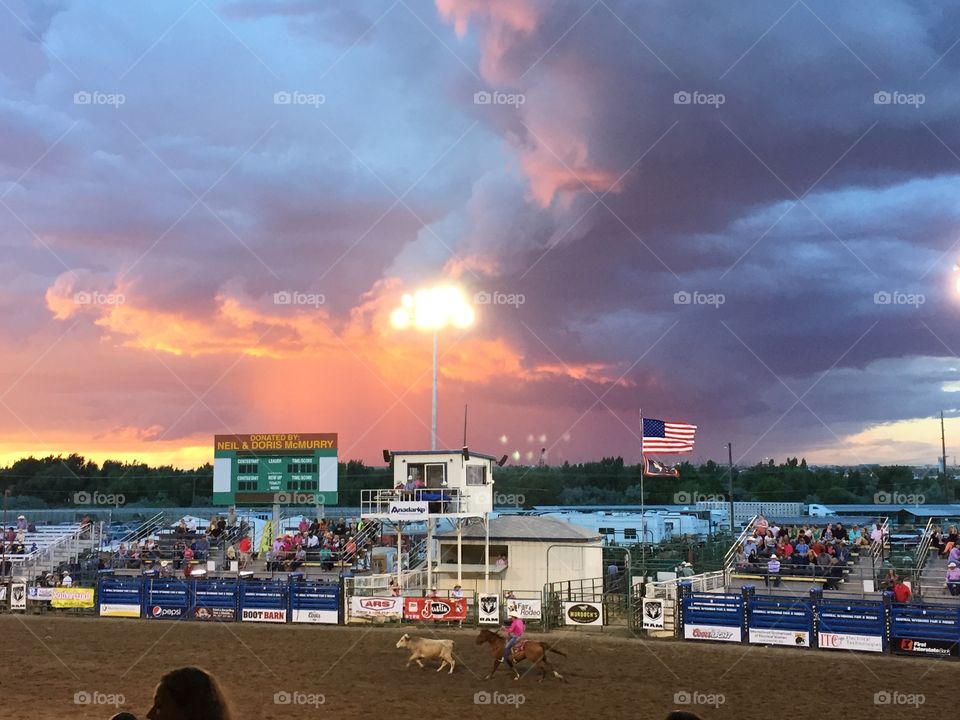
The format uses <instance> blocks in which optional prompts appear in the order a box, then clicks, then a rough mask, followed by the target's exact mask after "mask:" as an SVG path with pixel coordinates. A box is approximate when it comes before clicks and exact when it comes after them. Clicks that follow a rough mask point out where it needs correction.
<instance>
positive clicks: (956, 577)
mask: <svg viewBox="0 0 960 720" xmlns="http://www.w3.org/2000/svg"><path fill="white" fill-rule="evenodd" d="M945 579H946V581H947V590H949V591H950V594H951V595H953V596H954V597H956V596H957V595H960V568H958V567H957V564H956V563H955V562H951V563H947V576H946V578H945Z"/></svg>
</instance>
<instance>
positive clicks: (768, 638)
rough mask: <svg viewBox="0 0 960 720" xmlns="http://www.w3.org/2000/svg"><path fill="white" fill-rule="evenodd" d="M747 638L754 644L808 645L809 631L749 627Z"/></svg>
mask: <svg viewBox="0 0 960 720" xmlns="http://www.w3.org/2000/svg"><path fill="white" fill-rule="evenodd" d="M747 639H748V640H749V641H750V642H751V643H754V644H756V645H790V646H792V647H810V633H808V632H806V631H804V630H777V629H776V628H750V631H749V633H748V638H747Z"/></svg>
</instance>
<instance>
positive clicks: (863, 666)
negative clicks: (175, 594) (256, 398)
mask: <svg viewBox="0 0 960 720" xmlns="http://www.w3.org/2000/svg"><path fill="white" fill-rule="evenodd" d="M431 631H432V628H427V629H425V632H423V633H422V634H426V635H430V634H432V632H431ZM400 635H401V632H400V631H398V630H397V629H387V628H366V629H361V628H339V627H316V626H313V627H311V626H295V625H280V626H267V625H253V624H246V623H243V624H237V623H230V624H218V623H213V624H204V623H198V622H174V621H156V622H152V621H136V620H114V619H102V620H101V619H97V618H71V617H55V616H24V617H19V616H12V615H5V616H2V617H0V638H2V653H3V668H4V670H3V672H2V673H0V717H3V718H13V717H22V718H30V719H31V720H47V719H48V718H49V719H51V720H52V719H54V718H56V719H57V720H60V719H62V718H101V719H106V718H109V717H110V716H111V715H112V714H113V713H114V712H116V711H117V709H115V708H114V707H112V706H110V705H103V704H101V705H94V704H89V705H83V704H76V703H75V702H74V698H75V696H76V695H77V693H87V694H88V697H91V698H94V697H95V698H96V699H98V700H100V701H105V700H109V699H110V698H109V696H111V695H114V696H117V695H122V696H123V698H124V702H123V704H122V705H121V706H120V708H119V709H122V710H128V711H130V712H133V713H134V714H135V715H137V716H138V717H140V718H142V717H144V715H145V714H146V712H147V710H148V709H149V707H150V703H151V700H152V693H153V688H154V686H155V685H156V682H157V680H158V679H159V678H160V676H161V675H163V673H165V672H167V671H168V670H171V669H173V668H176V667H180V666H183V665H198V666H201V667H205V668H207V669H209V670H211V671H212V672H213V673H214V674H215V675H216V676H217V677H218V679H219V680H220V681H221V684H222V685H223V687H224V689H225V691H226V693H227V695H228V697H229V699H230V701H231V704H232V706H233V710H234V714H235V717H236V718H238V720H246V719H248V718H249V719H253V718H263V719H265V720H270V719H273V718H276V719H280V718H322V717H335V718H351V717H353V718H356V717H360V713H361V712H370V711H372V712H374V713H375V716H376V717H386V718H390V719H391V720H407V719H408V718H409V719H411V720H412V719H414V718H416V720H432V719H433V718H445V717H451V718H454V717H455V718H471V717H476V718H490V717H496V716H507V717H520V716H521V715H525V714H527V713H533V714H534V715H535V716H536V717H540V718H560V717H568V716H570V715H571V714H573V715H575V716H578V717H583V716H584V713H585V712H586V713H588V714H589V715H590V716H592V717H603V718H608V717H624V718H651V719H654V720H656V719H657V718H664V717H665V716H666V715H667V713H668V712H669V711H671V710H674V709H684V710H692V711H695V712H697V713H698V714H699V715H700V716H701V717H702V718H704V719H705V720H712V719H713V718H744V717H772V716H784V717H790V716H793V715H795V714H796V713H797V712H798V711H801V712H803V715H804V717H810V716H811V715H810V712H809V711H814V712H816V713H817V714H818V715H820V714H823V715H827V714H829V716H830V717H845V718H861V717H864V718H866V717H870V718H875V717H877V718H883V717H890V718H893V717H898V718H903V717H917V718H921V717H936V716H943V717H946V716H948V715H950V714H952V713H954V712H955V709H956V706H955V700H954V699H952V698H954V697H955V696H954V695H953V694H952V693H951V687H955V686H956V683H955V678H956V675H957V671H958V667H957V666H956V665H955V664H954V663H952V662H950V661H947V660H925V659H916V658H899V657H891V656H872V655H867V654H861V653H857V654H854V653H848V652H837V653H831V652H827V651H812V650H811V651H802V650H792V649H790V648H783V649H779V648H776V649H775V648H761V647H753V648H745V647H743V646H736V647H730V646H725V645H722V644H713V643H692V642H685V643H684V642H664V641H644V642H640V641H638V640H636V639H633V638H629V637H619V636H616V635H613V634H610V633H608V634H603V635H601V634H590V635H587V634H584V633H582V632H581V633H565V632H555V633H552V634H551V637H552V639H553V640H554V641H556V642H557V644H558V646H559V647H560V648H561V649H562V650H564V651H565V652H566V653H567V654H568V657H558V658H557V659H556V663H555V664H556V666H557V667H558V668H559V670H560V672H562V673H563V674H565V675H566V676H567V677H568V678H569V679H570V682H569V684H560V683H559V682H558V681H556V680H554V679H548V680H546V681H544V682H543V683H537V682H536V678H535V676H534V674H533V673H531V674H529V675H527V676H525V677H524V678H523V679H522V680H521V681H520V682H515V681H514V680H513V679H512V678H511V677H510V676H508V674H507V673H505V672H503V668H501V669H500V670H499V671H498V675H497V676H495V677H494V679H493V680H492V681H484V680H483V679H482V678H483V676H484V675H485V674H486V673H487V671H488V670H489V667H490V663H491V661H490V658H489V656H488V651H487V649H486V648H485V647H477V646H476V645H475V644H474V642H473V640H474V637H475V636H476V633H475V631H467V630H462V631H460V630H440V631H438V632H437V633H436V636H438V637H449V638H452V639H454V640H455V641H456V650H455V654H456V657H457V659H458V663H459V664H458V665H457V668H456V671H455V672H454V674H453V675H452V676H448V675H446V674H445V673H444V674H437V673H436V672H432V671H425V670H420V669H418V668H417V667H416V665H413V666H411V668H410V669H409V670H405V669H404V664H405V663H406V659H407V655H406V651H404V650H400V649H397V648H396V647H395V643H396V641H397V639H398V638H399V636H400ZM532 636H533V637H537V635H536V634H535V633H534V634H532ZM482 691H486V692H488V693H495V694H496V699H497V700H500V701H508V700H509V699H510V698H509V697H508V696H509V695H511V694H521V695H522V696H523V698H522V699H523V704H522V706H521V707H520V709H519V711H518V710H517V708H516V706H515V705H514V704H492V703H491V704H478V703H476V702H475V694H476V693H478V692H482ZM96 693H99V694H100V695H95V694H96ZM277 693H289V694H290V696H291V697H294V695H293V694H294V693H300V695H299V696H296V697H297V699H298V700H300V701H301V702H303V701H315V702H317V703H319V699H320V698H319V696H321V695H322V696H323V699H324V702H323V704H322V705H320V704H307V705H296V704H276V703H275V702H274V697H275V695H276V694H277ZM677 693H687V694H688V696H690V697H692V698H693V699H694V700H695V701H699V702H700V703H701V704H699V705H696V704H692V705H677V704H676V703H675V702H674V698H675V695H676V694H677ZM876 693H888V695H886V696H881V699H887V698H889V699H890V700H891V703H890V704H880V705H877V704H875V702H874V696H875V694H876ZM919 695H922V696H923V697H922V702H923V704H922V705H921V706H920V707H919V711H917V710H916V709H915V706H916V704H917V703H919V702H920V701H921V698H919V697H917V696H919ZM717 696H723V703H722V704H719V705H718V704H717V701H718V700H719V699H720V698H719V697H717ZM488 697H493V695H491V696H488ZM280 698H281V700H282V699H284V696H282V695H281V696H280ZM80 699H81V700H82V699H83V696H82V695H81V696H80ZM480 699H481V700H482V699H484V698H483V697H481V698H480ZM514 699H518V698H514ZM711 703H712V704H711Z"/></svg>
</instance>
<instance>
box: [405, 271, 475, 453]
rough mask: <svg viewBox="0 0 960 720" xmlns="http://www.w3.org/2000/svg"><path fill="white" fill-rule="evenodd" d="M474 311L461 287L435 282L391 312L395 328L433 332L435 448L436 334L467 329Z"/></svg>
mask: <svg viewBox="0 0 960 720" xmlns="http://www.w3.org/2000/svg"><path fill="white" fill-rule="evenodd" d="M474 317H475V313H474V310H473V306H472V305H471V304H470V303H469V302H468V301H467V298H466V295H465V294H464V292H463V290H461V289H460V288H458V287H456V286H453V285H438V286H437V287H433V288H425V289H422V290H417V291H416V292H415V293H413V294H406V295H404V296H403V297H402V298H401V299H400V307H398V308H396V309H395V310H394V311H393V312H392V313H390V324H391V325H393V327H394V328H396V329H397V330H405V329H407V328H409V327H411V326H412V327H414V328H416V329H417V330H421V331H424V332H432V333H433V392H432V403H431V414H430V415H431V417H430V449H431V450H436V449H437V335H438V334H439V332H440V330H442V329H444V328H445V327H449V326H453V327H456V328H460V329H466V328H468V327H470V326H471V325H473V321H474Z"/></svg>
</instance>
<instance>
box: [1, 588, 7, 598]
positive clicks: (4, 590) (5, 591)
mask: <svg viewBox="0 0 960 720" xmlns="http://www.w3.org/2000/svg"><path fill="white" fill-rule="evenodd" d="M6 599H7V586H6V585H0V600H6Z"/></svg>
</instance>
